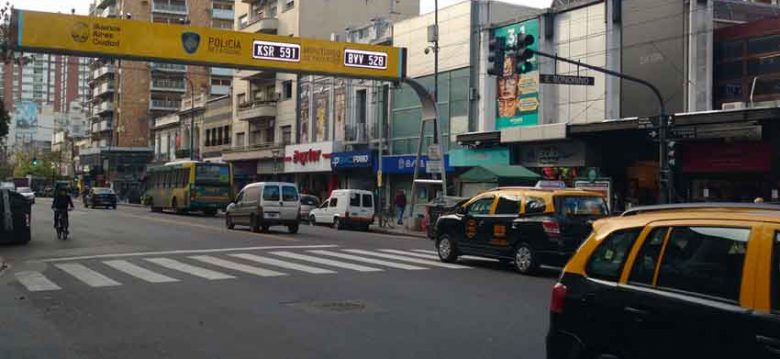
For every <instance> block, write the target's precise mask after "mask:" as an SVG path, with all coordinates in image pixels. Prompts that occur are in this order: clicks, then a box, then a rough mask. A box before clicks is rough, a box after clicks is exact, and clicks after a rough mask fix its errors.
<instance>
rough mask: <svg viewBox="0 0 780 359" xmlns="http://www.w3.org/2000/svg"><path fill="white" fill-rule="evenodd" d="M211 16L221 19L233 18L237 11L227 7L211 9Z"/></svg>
mask: <svg viewBox="0 0 780 359" xmlns="http://www.w3.org/2000/svg"><path fill="white" fill-rule="evenodd" d="M211 17H212V18H214V19H220V20H233V18H234V17H235V12H233V10H226V9H211Z"/></svg>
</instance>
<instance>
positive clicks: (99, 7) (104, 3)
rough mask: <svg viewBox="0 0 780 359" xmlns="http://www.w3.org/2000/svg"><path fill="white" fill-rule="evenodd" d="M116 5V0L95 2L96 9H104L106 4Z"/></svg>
mask: <svg viewBox="0 0 780 359" xmlns="http://www.w3.org/2000/svg"><path fill="white" fill-rule="evenodd" d="M111 5H116V0H99V1H98V2H97V8H98V9H105V8H106V7H108V6H111Z"/></svg>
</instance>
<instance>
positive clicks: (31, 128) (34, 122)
mask: <svg viewBox="0 0 780 359" xmlns="http://www.w3.org/2000/svg"><path fill="white" fill-rule="evenodd" d="M38 113H39V112H38V105H37V104H36V103H35V102H32V101H18V102H17V103H16V111H15V113H14V124H15V125H16V133H35V132H37V130H38Z"/></svg>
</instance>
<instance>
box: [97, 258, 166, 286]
mask: <svg viewBox="0 0 780 359" xmlns="http://www.w3.org/2000/svg"><path fill="white" fill-rule="evenodd" d="M103 264H105V265H107V266H109V267H111V268H114V269H116V270H118V271H120V272H123V273H127V274H129V275H131V276H133V277H136V278H139V279H141V280H144V281H147V282H149V283H169V282H178V281H179V280H178V279H176V278H171V277H169V276H167V275H163V274H160V273H157V272H152V271H150V270H148V269H146V268H143V267H139V266H137V265H135V264H133V263H130V262H128V261H126V260H124V259H115V260H110V261H103Z"/></svg>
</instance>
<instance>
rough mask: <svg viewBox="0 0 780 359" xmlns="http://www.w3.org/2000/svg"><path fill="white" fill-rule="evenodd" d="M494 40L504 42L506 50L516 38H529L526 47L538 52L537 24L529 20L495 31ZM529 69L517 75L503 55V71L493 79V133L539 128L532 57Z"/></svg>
mask: <svg viewBox="0 0 780 359" xmlns="http://www.w3.org/2000/svg"><path fill="white" fill-rule="evenodd" d="M494 31H495V36H496V37H503V38H505V39H506V40H505V41H506V46H507V48H510V47H513V46H515V45H516V44H517V36H518V35H519V34H526V35H531V36H533V37H534V43H533V44H532V45H531V46H530V47H529V48H531V49H534V50H538V49H539V44H538V43H539V20H538V19H531V20H527V21H523V22H520V23H517V24H512V25H508V26H504V27H499V28H496V29H495V30H494ZM530 62H531V64H532V65H533V68H532V70H531V71H530V72H527V73H525V74H519V73H517V69H516V66H515V59H514V57H512V56H511V55H509V54H507V56H505V57H504V69H503V72H502V73H501V75H500V76H498V78H497V79H496V82H497V83H498V91H497V94H498V95H497V96H496V97H497V99H496V101H497V103H496V112H497V113H496V129H497V130H501V129H504V128H510V127H518V126H535V125H538V124H539V63H538V59H537V57H536V56H534V57H533V58H531V60H530Z"/></svg>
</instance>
